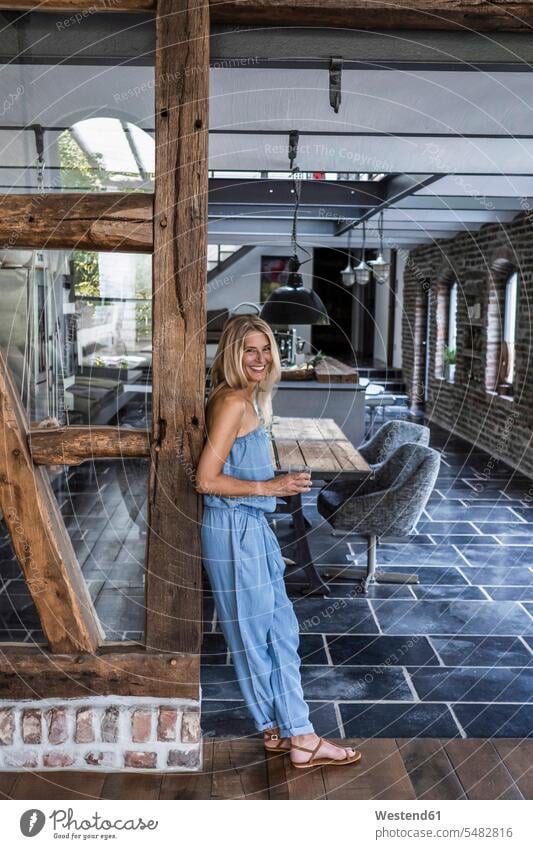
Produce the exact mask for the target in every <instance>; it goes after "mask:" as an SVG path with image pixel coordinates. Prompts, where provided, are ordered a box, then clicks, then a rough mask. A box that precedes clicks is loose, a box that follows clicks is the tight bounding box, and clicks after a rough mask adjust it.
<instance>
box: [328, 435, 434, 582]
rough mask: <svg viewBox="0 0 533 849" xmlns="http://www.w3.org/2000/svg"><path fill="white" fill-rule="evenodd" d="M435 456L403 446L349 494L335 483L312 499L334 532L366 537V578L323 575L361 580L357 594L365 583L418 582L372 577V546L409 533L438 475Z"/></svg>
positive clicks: (344, 571) (346, 487)
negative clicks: (385, 539) (315, 499)
mask: <svg viewBox="0 0 533 849" xmlns="http://www.w3.org/2000/svg"><path fill="white" fill-rule="evenodd" d="M439 466H440V454H439V453H438V452H437V451H435V450H434V449H433V448H427V447H426V446H425V445H417V444H413V443H404V444H403V445H400V446H399V447H398V448H397V449H396V451H394V452H393V454H392V455H390V456H389V457H388V459H387V460H385V461H384V462H383V463H381V464H379V465H377V466H375V467H374V476H373V477H372V478H368V479H367V480H365V481H364V482H363V483H362V484H358V486H357V489H355V487H354V484H353V483H352V484H349V483H342V482H341V483H336V484H335V485H334V486H332V487H329V488H328V487H324V488H323V489H322V490H321V492H320V493H319V495H318V499H317V508H318V511H319V513H320V514H321V515H322V516H324V518H325V519H327V520H328V522H329V523H330V524H331V525H332V527H333V528H334V529H335V530H338V531H344V532H345V533H346V532H349V533H356V534H360V535H361V536H364V537H367V540H368V552H367V569H366V572H364V571H360V570H354V569H349V570H348V569H338V570H332V569H330V570H328V572H329V574H332V573H333V572H334V573H335V574H342V575H343V576H348V577H355V578H360V579H361V585H360V588H358V589H360V591H361V592H366V591H367V589H368V585H369V584H370V583H374V582H377V583H389V584H406V583H409V584H416V583H418V576H417V575H416V574H414V575H406V574H399V573H387V574H385V573H383V572H380V571H378V572H376V542H377V539H378V538H379V537H380V536H393V535H397V536H403V535H404V534H409V533H411V531H412V530H413V529H414V527H415V525H416V523H417V521H418V519H419V517H420V514H421V513H422V510H423V509H424V507H425V506H426V504H427V501H428V498H429V496H430V495H431V492H432V490H433V487H434V486H435V481H436V479H437V475H438V472H439Z"/></svg>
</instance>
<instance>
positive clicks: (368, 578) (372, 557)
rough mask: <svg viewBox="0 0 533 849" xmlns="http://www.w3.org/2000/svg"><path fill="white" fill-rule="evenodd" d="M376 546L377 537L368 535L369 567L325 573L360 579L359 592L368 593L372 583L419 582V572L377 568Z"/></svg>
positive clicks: (331, 575) (330, 570) (334, 570)
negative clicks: (383, 570)
mask: <svg viewBox="0 0 533 849" xmlns="http://www.w3.org/2000/svg"><path fill="white" fill-rule="evenodd" d="M376 546H377V537H375V536H369V537H368V548H367V568H366V570H363V569H351V568H347V569H344V568H342V569H335V568H334V569H329V568H328V570H327V572H325V573H324V574H325V575H326V577H327V578H332V577H339V576H342V577H347V578H355V579H356V580H359V581H360V584H359V586H358V587H357V592H361V593H366V592H368V587H369V586H370V584H418V583H419V578H418V575H417V574H407V573H405V572H382V571H381V570H379V571H377V570H376Z"/></svg>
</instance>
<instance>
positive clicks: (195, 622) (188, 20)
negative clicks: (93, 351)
mask: <svg viewBox="0 0 533 849" xmlns="http://www.w3.org/2000/svg"><path fill="white" fill-rule="evenodd" d="M208 91H209V7H208V4H207V3H206V2H205V0H158V3H157V11H156V60H155V143H156V165H155V193H154V256H153V356H152V387H153V388H152V447H151V458H152V459H151V464H150V477H149V492H148V524H149V527H148V538H147V551H146V620H145V625H146V628H145V635H146V648H147V650H149V651H150V650H153V651H171V652H172V651H174V652H176V651H179V652H191V653H194V654H198V653H199V650H200V643H201V632H202V621H201V620H202V612H201V611H202V607H201V549H200V521H201V497H200V496H199V495H198V494H197V492H196V489H195V469H196V464H197V462H198V459H199V456H200V452H201V448H202V444H203V432H204V431H203V426H204V386H205V333H206V329H205V310H206V279H207V274H206V272H207V258H206V257H207V192H208Z"/></svg>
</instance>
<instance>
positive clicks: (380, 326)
mask: <svg viewBox="0 0 533 849" xmlns="http://www.w3.org/2000/svg"><path fill="white" fill-rule="evenodd" d="M383 253H384V258H385V260H386V261H387V262H390V251H384V252H383ZM374 285H375V287H376V295H375V306H374V359H375V360H380V361H381V362H382V363H386V362H387V338H388V332H389V296H390V286H389V285H387V284H385V283H375V284H374Z"/></svg>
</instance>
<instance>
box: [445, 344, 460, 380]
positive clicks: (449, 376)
mask: <svg viewBox="0 0 533 849" xmlns="http://www.w3.org/2000/svg"><path fill="white" fill-rule="evenodd" d="M456 363H457V351H456V350H455V348H449V347H448V346H447V345H445V346H444V371H445V377H446V380H449V381H453V379H454V377H455V366H456Z"/></svg>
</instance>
